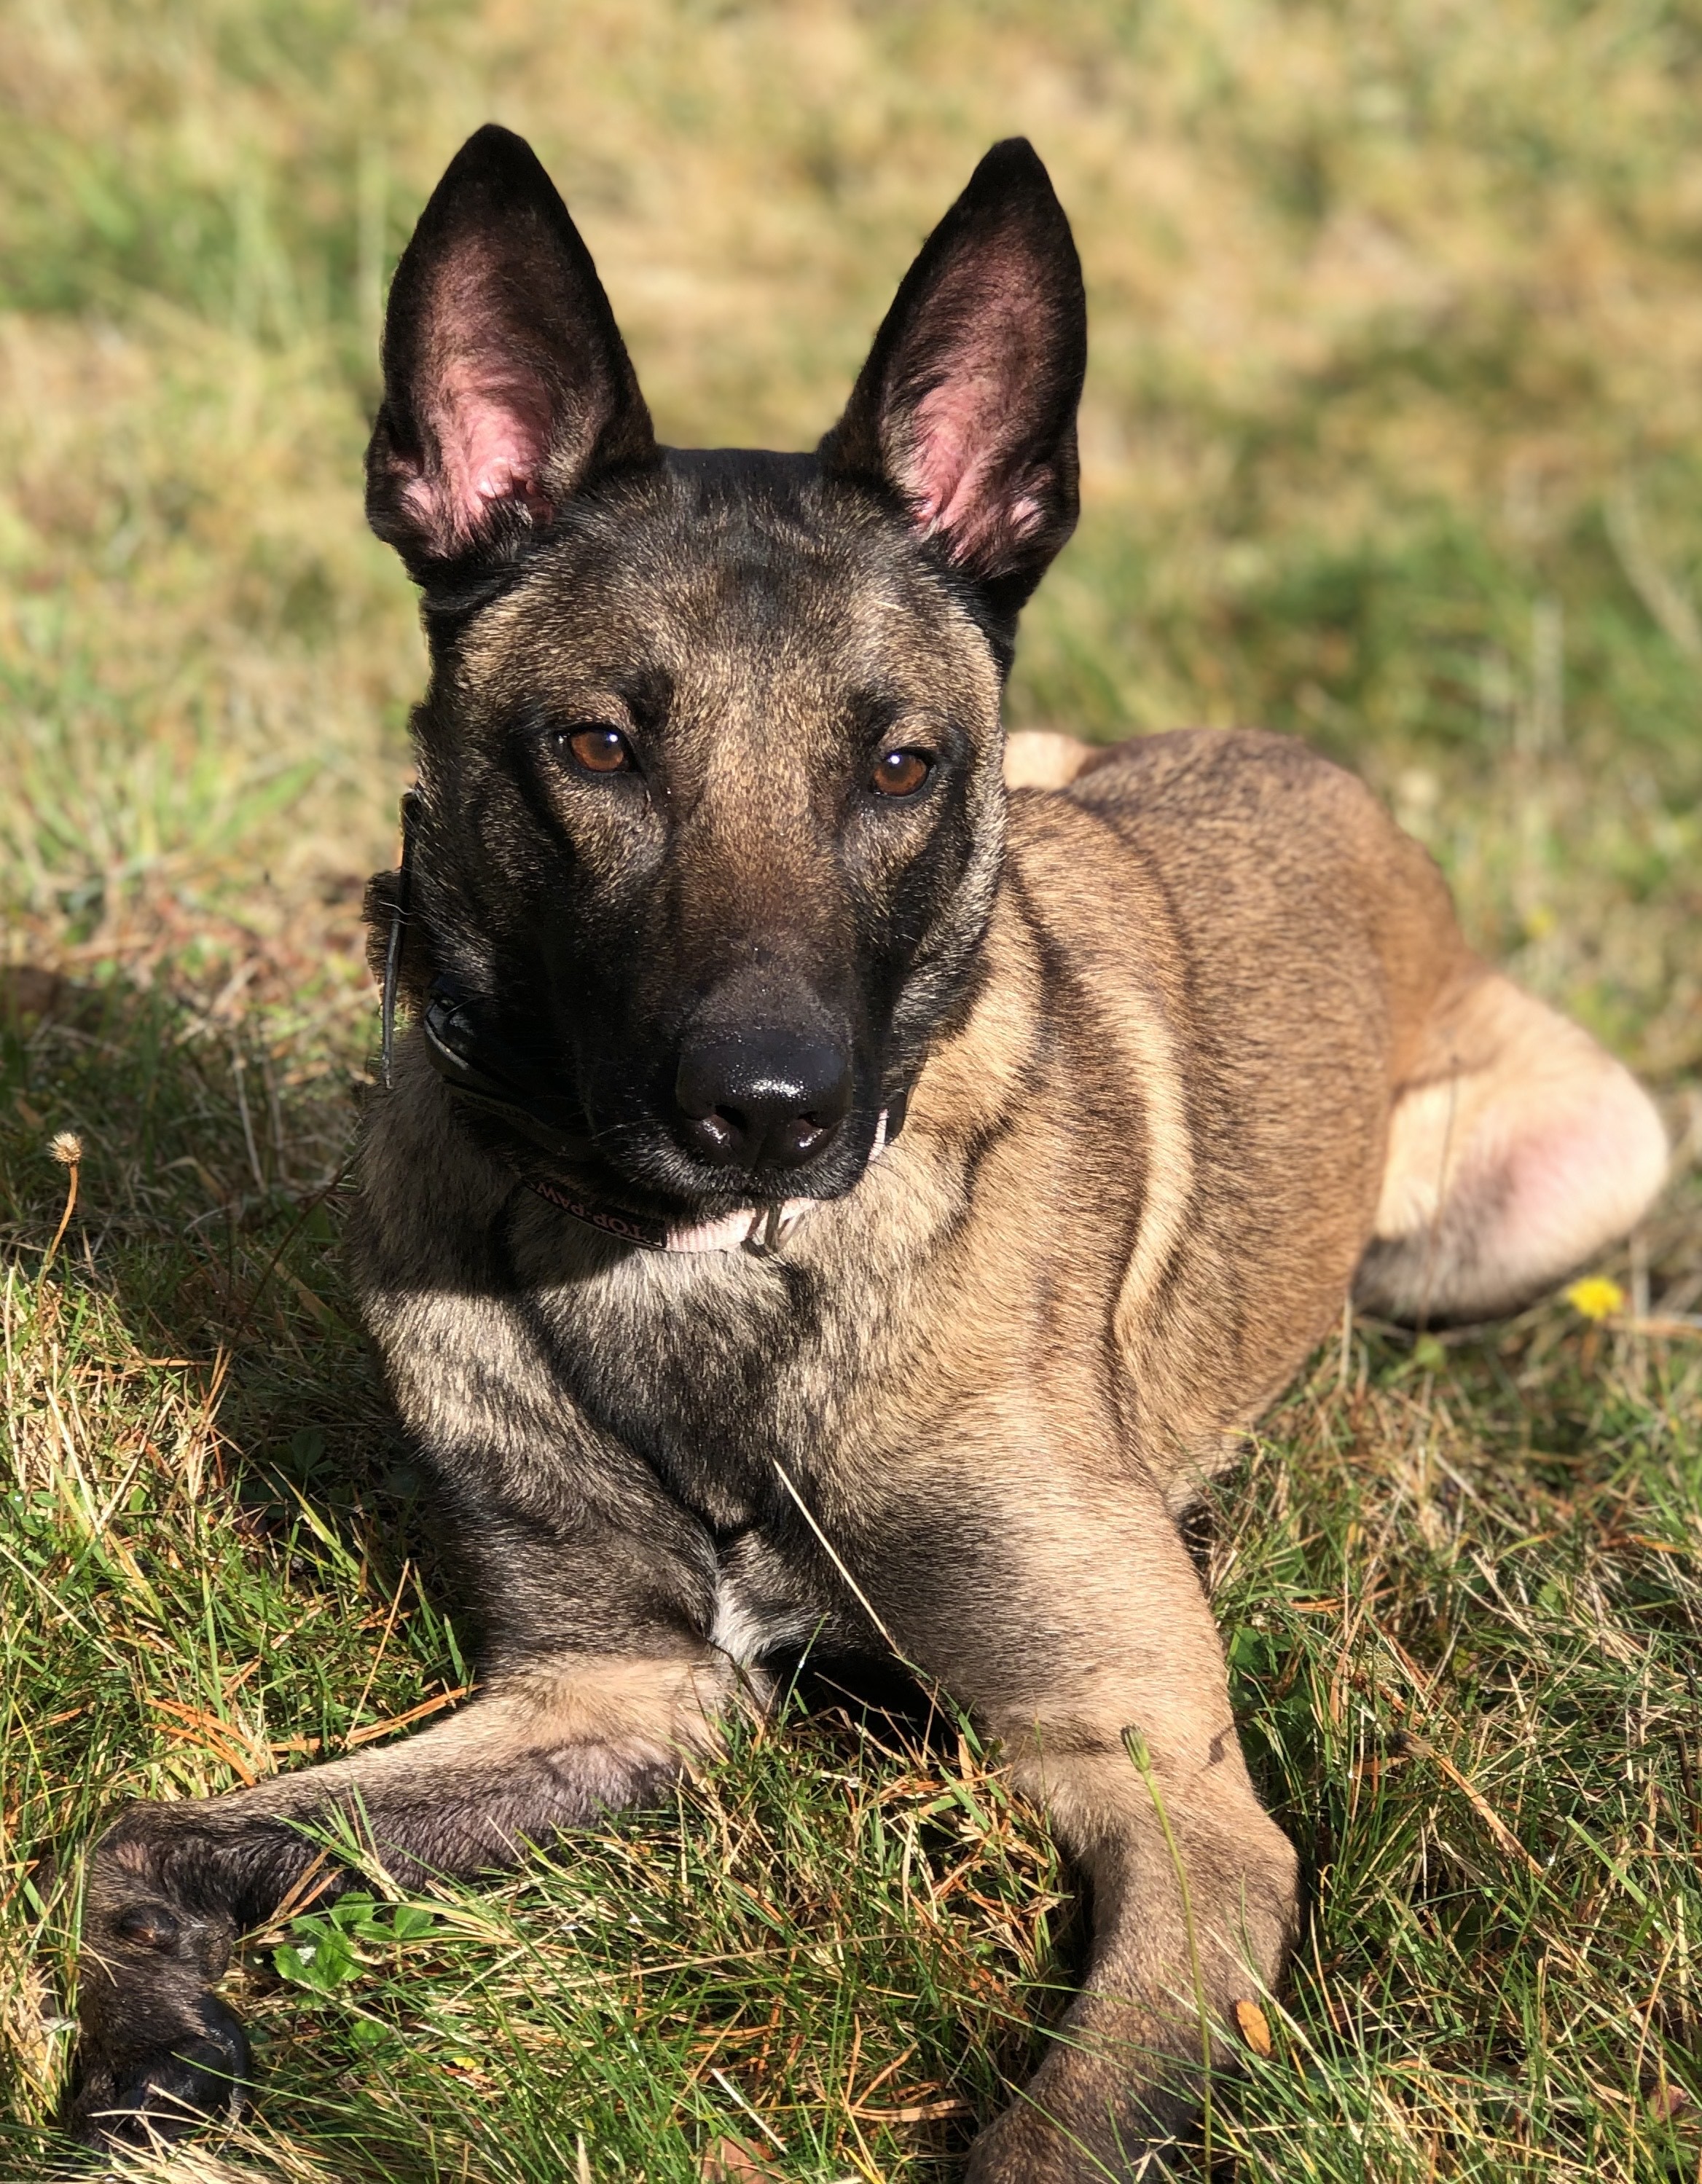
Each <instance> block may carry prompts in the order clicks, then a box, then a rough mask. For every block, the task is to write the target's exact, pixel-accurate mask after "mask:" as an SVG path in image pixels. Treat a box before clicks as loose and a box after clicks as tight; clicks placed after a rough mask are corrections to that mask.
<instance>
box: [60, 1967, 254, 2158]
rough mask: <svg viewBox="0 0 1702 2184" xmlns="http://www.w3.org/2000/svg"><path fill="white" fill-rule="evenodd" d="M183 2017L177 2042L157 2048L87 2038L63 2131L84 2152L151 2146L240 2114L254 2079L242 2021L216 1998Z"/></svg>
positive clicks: (201, 2000)
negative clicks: (95, 2148) (89, 2148)
mask: <svg viewBox="0 0 1702 2184" xmlns="http://www.w3.org/2000/svg"><path fill="white" fill-rule="evenodd" d="M185 2014H186V2016H187V2018H188V2020H190V2021H189V2022H187V2023H186V2024H185V2025H184V2027H183V2029H182V2031H181V2034H180V2035H179V2036H178V2037H176V2039H173V2040H171V2041H170V2042H165V2043H162V2044H159V2045H152V2046H142V2045H132V2044H131V2043H130V2042H123V2043H121V2044H118V2045H115V2046H111V2047H109V2046H106V2045H103V2044H97V2043H96V2042H92V2041H91V2040H89V2039H88V2038H87V2037H86V2036H85V2040H84V2042H83V2045H82V2047H81V2048H80V2049H79V2051H78V2054H77V2059H76V2063H75V2074H74V2075H73V2078H72V2081H71V2089H70V2096H69V2098H67V2100H66V2103H65V2105H64V2110H63V2111H62V2113H61V2115H60V2119H59V2120H60V2126H61V2128H62V2129H63V2130H64V2131H66V2132H67V2133H68V2134H69V2135H70V2137H72V2138H74V2139H76V2140H78V2141H80V2142H81V2143H82V2144H83V2145H85V2146H98V2147H120V2146H139V2147H146V2146H148V2145H151V2144H152V2143H153V2142H154V2141H155V2140H157V2139H165V2140H171V2139H176V2138H181V2137H183V2136H184V2134H185V2133H186V2132H187V2131H194V2130H196V2129H198V2128H199V2127H200V2126H202V2125H204V2124H206V2123H208V2122H209V2121H212V2120H216V2119H218V2118H220V2117H232V2116H236V2115H238V2114H241V2112H242V2110H243V2106H244V2105H245V2103H246V2101H247V2098H248V2085H249V2074H250V2056H249V2049H248V2035H247V2034H246V2033H245V2032H244V2031H243V2027H242V2022H241V2020H239V2019H238V2017H237V2014H236V2012H235V2011H234V2010H233V2009H231V2008H230V2007H229V2005H228V2004H227V2003H223V2002H221V2001H220V1999H219V1997H218V1996H217V1995H215V1994H202V1995H199V1996H198V1997H196V1999H195V2001H194V2002H193V2003H192V2004H191V2005H190V2006H189V2009H187V2011H186V2013H185Z"/></svg>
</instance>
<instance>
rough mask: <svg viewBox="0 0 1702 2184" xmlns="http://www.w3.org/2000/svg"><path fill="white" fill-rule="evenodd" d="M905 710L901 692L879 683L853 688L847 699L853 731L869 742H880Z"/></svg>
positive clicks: (846, 709) (847, 717)
mask: <svg viewBox="0 0 1702 2184" xmlns="http://www.w3.org/2000/svg"><path fill="white" fill-rule="evenodd" d="M903 710H904V699H903V698H902V697H901V695H900V694H899V693H898V692H897V691H896V690H894V689H891V688H884V687H882V686H881V685H879V684H878V683H869V684H867V685H866V686H865V687H864V688H862V689H861V690H853V691H852V692H851V695H850V697H849V698H848V699H846V701H845V717H846V719H847V721H848V722H849V723H850V726H851V730H852V732H853V733H855V734H857V736H859V737H860V738H862V740H863V741H865V742H867V743H875V742H878V741H879V738H881V737H882V736H884V734H885V733H886V732H887V730H888V729H889V728H890V727H891V726H892V724H893V722H894V721H896V719H897V718H898V716H899V715H900V714H901V712H902V711H903Z"/></svg>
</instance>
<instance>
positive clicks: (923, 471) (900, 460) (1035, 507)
mask: <svg viewBox="0 0 1702 2184" xmlns="http://www.w3.org/2000/svg"><path fill="white" fill-rule="evenodd" d="M1086 366H1087V304H1086V298H1085V296H1084V294H1083V292H1082V286H1081V264H1080V259H1078V258H1077V256H1076V254H1075V244H1074V240H1073V239H1072V237H1071V235H1070V231H1069V221H1068V220H1066V219H1065V218H1064V216H1063V206H1062V205H1060V204H1059V203H1058V201H1057V197H1056V196H1055V195H1054V194H1053V192H1052V183H1051V181H1050V180H1049V179H1048V177H1047V175H1046V169H1045V168H1044V167H1043V166H1042V165H1041V163H1040V160H1039V159H1038V158H1037V157H1036V155H1035V150H1034V148H1033V146H1032V145H1031V144H1030V143H1029V142H1027V140H1026V139H1025V138H1024V137H1020V136H1013V137H1011V138H1009V139H1007V141H1006V142H1004V143H1002V144H996V145H994V147H993V148H992V150H991V152H989V153H988V154H987V156H986V157H985V159H983V160H982V162H981V164H980V165H979V167H977V168H976V170H975V171H974V175H971V176H970V178H969V186H968V188H967V189H966V190H965V191H964V192H963V196H962V197H960V198H958V200H957V203H956V204H954V205H953V206H952V208H951V211H950V212H948V213H947V214H946V217H945V219H944V220H941V221H940V225H939V226H938V227H936V228H935V231H934V232H933V234H932V235H930V236H929V238H928V240H927V242H925V243H924V245H923V248H922V253H921V255H920V256H919V257H918V259H917V260H916V263H915V264H914V265H912V267H911V269H910V270H909V272H908V273H907V274H906V276H904V282H903V285H902V287H901V288H900V289H899V292H898V294H897V297H896V298H895V300H894V303H893V306H892V309H890V311H889V312H888V313H887V315H886V318H885V321H884V324H883V325H882V326H881V329H880V331H879V333H878V334H877V335H876V337H875V342H874V347H873V349H872V350H871V351H870V353H869V359H868V363H867V364H866V365H864V366H863V368H862V375H861V376H860V377H859V378H858V380H857V385H856V387H854V388H853V389H852V391H851V400H850V402H849V403H848V404H846V407H845V415H844V416H843V417H841V418H840V421H839V423H838V424H837V425H836V426H834V429H833V431H832V432H829V435H828V437H827V438H826V439H825V440H823V443H822V448H821V453H822V457H823V463H824V465H825V466H826V468H827V469H828V471H829V472H830V473H832V474H836V475H838V476H845V477H855V478H861V479H864V480H867V481H869V482H875V483H878V484H880V485H884V487H886V488H887V489H888V490H889V491H890V492H892V493H896V495H897V497H898V499H900V501H901V503H902V504H904V506H905V507H906V508H907V510H908V511H909V514H910V517H911V521H912V524H913V525H914V526H915V527H916V529H917V530H918V532H920V533H921V535H922V536H923V537H924V538H930V539H934V540H935V541H937V542H938V543H939V544H940V547H941V548H942V549H944V551H945V553H946V556H947V558H948V559H949V560H951V562H953V563H954V564H955V565H957V567H958V568H960V569H962V570H963V571H964V572H965V574H966V575H968V577H971V578H972V579H974V581H975V582H978V583H979V585H980V587H981V588H982V589H983V591H984V592H985V594H986V595H987V597H988V599H989V601H990V604H992V605H993V607H994V608H995V610H996V611H997V612H999V613H1000V614H1002V615H1006V616H1014V614H1015V613H1016V610H1017V609H1018V607H1020V606H1021V605H1022V604H1023V602H1024V599H1027V597H1028V595H1029V593H1030V592H1031V591H1032V590H1033V589H1034V588H1035V585H1036V584H1037V583H1038V582H1040V580H1041V576H1042V575H1043V574H1044V572H1045V570H1046V565H1047V563H1048V562H1050V561H1051V560H1052V556H1053V555H1054V554H1056V553H1057V550H1058V549H1059V547H1061V546H1062V545H1063V543H1064V541H1065V539H1067V538H1069V534H1070V532H1072V531H1073V530H1074V528H1075V518H1076V510H1077V506H1078V499H1077V488H1076V472H1077V462H1076V449H1075V412H1076V405H1077V404H1078V403H1079V402H1080V398H1081V382H1082V376H1083V374H1084V372H1085V370H1086Z"/></svg>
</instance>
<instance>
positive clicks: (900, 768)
mask: <svg viewBox="0 0 1702 2184" xmlns="http://www.w3.org/2000/svg"><path fill="white" fill-rule="evenodd" d="M933 771H934V761H933V760H932V759H931V758H929V755H928V754H927V752H926V751H919V750H892V751H883V752H882V753H881V755H880V756H879V758H878V759H877V760H875V763H874V772H873V773H872V774H871V775H870V776H869V783H868V785H869V787H870V788H873V789H875V790H877V791H878V792H879V794H881V795H882V796H914V795H915V794H916V792H917V790H918V788H921V786H922V784H923V783H924V781H926V780H927V778H928V777H929V774H930V773H932V772H933Z"/></svg>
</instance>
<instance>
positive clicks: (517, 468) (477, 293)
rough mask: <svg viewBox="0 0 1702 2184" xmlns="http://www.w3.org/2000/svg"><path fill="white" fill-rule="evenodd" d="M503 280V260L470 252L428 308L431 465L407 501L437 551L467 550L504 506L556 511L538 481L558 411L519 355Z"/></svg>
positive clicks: (425, 402)
mask: <svg viewBox="0 0 1702 2184" xmlns="http://www.w3.org/2000/svg"><path fill="white" fill-rule="evenodd" d="M504 278H505V269H504V268H503V266H502V265H501V264H500V263H499V262H497V261H495V260H494V259H491V258H489V257H488V256H487V255H486V254H485V253H483V251H482V250H481V249H479V248H476V247H475V248H467V249H465V250H464V251H463V252H462V253H460V254H459V255H458V256H457V257H456V258H455V259H453V260H451V262H450V263H449V265H446V266H445V267H444V269H443V270H442V272H441V274H440V276H439V277H438V282H437V285H436V289H435V292H434V293H433V295H432V298H431V302H430V304H429V306H428V308H427V317H428V320H429V321H430V324H431V326H432V348H431V356H430V362H429V364H428V365H427V369H426V370H425V371H424V373H423V374H422V375H421V380H422V383H421V388H420V394H419V404H420V422H421V426H422V428H423V434H424V437H425V441H426V446H425V448H424V450H423V453H424V455H425V461H424V465H423V467H422V469H421V474H420V475H419V476H417V477H416V478H415V479H414V480H413V481H412V482H410V484H409V485H408V487H406V489H405V493H404V495H403V498H404V499H405V501H406V503H407V504H408V505H409V507H410V509H411V510H413V512H414V514H415V515H416V516H417V518H418V519H419V521H421V523H423V524H425V525H427V526H428V527H429V528H430V529H431V530H432V532H435V534H436V536H437V539H438V551H439V552H444V551H454V550H455V549H458V548H460V547H462V546H465V545H466V544H467V543H469V542H470V541H471V540H472V538H474V537H475V536H476V535H477V533H478V532H480V531H482V530H483V528H484V527H485V526H486V524H487V523H488V521H489V518H490V512H491V510H492V509H493V508H494V507H496V506H497V505H498V504H500V503H502V502H509V503H511V504H514V505H516V506H518V507H520V508H522V509H523V510H525V511H526V512H527V515H530V516H533V518H535V519H538V520H540V521H542V520H547V518H548V517H549V515H550V499H549V497H548V496H547V494H546V493H544V490H543V488H542V482H541V481H542V477H543V473H544V465H545V463H546V462H547V460H549V456H550V449H551V441H552V437H553V433H554V429H555V404H554V401H553V399H552V395H551V390H550V387H549V385H548V383H547V382H546V381H545V380H544V377H543V376H542V375H541V374H540V373H539V371H538V370H537V369H536V368H535V366H533V365H531V364H529V363H528V362H527V361H526V360H525V359H524V358H523V357H522V356H517V355H516V354H515V350H516V347H517V346H518V344H517V343H516V335H515V331H514V328H513V326H512V325H511V322H510V318H509V315H508V313H507V312H505V309H503V304H502V298H503V285H504Z"/></svg>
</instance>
